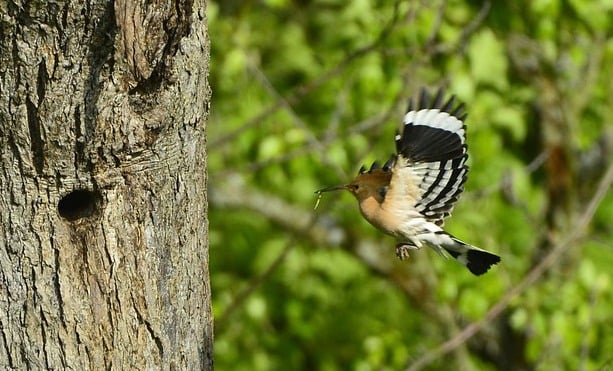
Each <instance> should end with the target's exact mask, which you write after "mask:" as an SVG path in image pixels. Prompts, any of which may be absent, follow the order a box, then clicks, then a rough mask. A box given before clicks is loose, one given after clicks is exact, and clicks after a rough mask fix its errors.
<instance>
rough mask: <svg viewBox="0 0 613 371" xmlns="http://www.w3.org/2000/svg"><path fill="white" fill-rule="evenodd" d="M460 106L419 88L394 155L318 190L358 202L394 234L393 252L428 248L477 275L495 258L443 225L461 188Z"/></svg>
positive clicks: (463, 166)
mask: <svg viewBox="0 0 613 371" xmlns="http://www.w3.org/2000/svg"><path fill="white" fill-rule="evenodd" d="M463 109H464V108H463V105H462V104H460V105H455V104H454V98H453V97H451V98H450V99H449V100H447V101H444V100H443V92H442V91H441V90H439V92H438V93H437V94H436V95H435V96H434V97H431V96H429V95H428V94H427V92H426V91H425V90H422V94H421V97H420V99H419V102H418V103H417V106H415V107H414V105H413V102H412V101H411V102H410V103H409V109H408V112H407V114H406V115H405V116H404V120H403V130H402V134H397V135H396V138H395V139H396V154H395V155H392V157H391V158H390V159H389V160H388V161H387V162H386V163H385V164H384V165H383V166H382V167H381V166H379V165H378V164H377V163H376V162H375V163H373V165H372V166H371V168H370V170H368V171H366V169H365V168H364V167H362V168H361V169H360V172H359V174H358V175H357V177H356V178H355V179H354V180H353V181H352V182H351V183H349V184H345V185H342V186H335V187H329V188H325V189H322V190H319V191H317V193H319V194H321V193H322V192H327V191H332V190H339V189H347V190H349V191H350V192H351V193H352V194H353V195H354V196H355V197H356V199H357V200H358V202H359V206H360V212H361V213H362V215H363V216H364V218H365V219H366V220H368V222H370V223H371V224H372V225H373V226H375V227H376V228H378V229H380V230H381V231H383V232H385V233H387V234H389V235H392V236H394V237H396V239H397V240H398V242H399V243H398V244H397V245H396V255H397V256H398V257H399V258H401V259H404V258H406V257H408V252H409V251H410V250H412V249H419V248H421V247H422V246H423V245H427V246H430V247H431V248H433V249H434V250H436V251H437V252H438V253H439V254H441V255H443V256H445V251H446V252H447V253H448V254H449V255H451V256H452V257H454V258H455V259H456V260H458V261H459V262H460V263H462V264H464V265H465V266H466V267H467V268H468V269H469V270H470V271H471V272H472V273H474V274H476V275H480V274H483V273H485V272H487V271H488V270H489V268H490V266H491V265H493V264H496V263H498V262H499V261H500V257H499V256H497V255H495V254H492V253H490V252H488V251H485V250H482V249H479V248H477V247H475V246H471V245H469V244H466V243H464V242H462V241H460V240H459V239H457V238H455V237H453V236H452V235H450V234H449V233H447V232H445V231H444V230H443V229H442V226H443V223H444V219H445V218H446V217H448V216H449V215H450V214H451V211H452V210H453V206H454V203H455V202H456V201H457V200H458V198H459V197H460V194H461V192H462V191H463V189H464V183H465V181H466V174H467V173H468V166H467V165H466V159H467V158H468V154H467V152H466V149H467V146H466V134H465V129H466V127H465V125H464V122H463V121H464V119H465V118H466V115H465V114H464V113H463Z"/></svg>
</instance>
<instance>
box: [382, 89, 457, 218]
mask: <svg viewBox="0 0 613 371" xmlns="http://www.w3.org/2000/svg"><path fill="white" fill-rule="evenodd" d="M465 118H466V114H465V113H464V106H463V104H456V103H455V99H454V97H453V96H452V97H451V98H449V99H448V100H444V93H443V91H442V90H439V91H438V92H437V93H436V95H434V96H430V95H429V94H428V92H427V91H426V90H425V89H424V90H422V92H421V95H420V98H419V100H418V102H417V104H414V103H413V100H412V99H411V101H410V102H409V109H408V112H407V114H406V115H405V116H404V119H403V128H402V133H401V134H397V135H396V151H397V158H396V163H395V166H394V168H393V170H392V171H393V173H394V174H393V176H392V181H391V184H390V186H391V187H394V183H400V182H407V181H408V182H411V183H413V184H414V185H415V186H416V187H412V192H413V193H416V194H413V195H411V196H412V198H413V199H415V205H414V206H415V208H416V210H417V211H418V212H420V213H421V214H422V215H424V217H425V218H426V220H428V221H431V222H433V223H435V224H437V225H439V226H442V225H443V222H444V219H445V218H446V217H447V216H449V215H450V214H451V211H452V210H453V206H454V203H455V202H456V201H457V200H458V198H459V197H460V194H461V193H462V191H463V190H464V183H465V181H466V175H467V173H468V166H467V165H466V159H467V158H468V154H467V152H466V149H467V147H466V126H465V125H464V119H465ZM396 188H397V189H398V188H403V187H396Z"/></svg>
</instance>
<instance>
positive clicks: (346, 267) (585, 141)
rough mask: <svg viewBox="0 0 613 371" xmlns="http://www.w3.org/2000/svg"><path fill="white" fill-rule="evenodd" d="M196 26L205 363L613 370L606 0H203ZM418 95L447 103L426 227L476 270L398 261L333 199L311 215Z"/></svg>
mask: <svg viewBox="0 0 613 371" xmlns="http://www.w3.org/2000/svg"><path fill="white" fill-rule="evenodd" d="M208 21H209V25H210V29H209V33H210V38H211V43H212V50H211V76H210V81H211V85H212V88H213V101H212V108H211V109H212V111H211V112H212V113H211V117H210V120H209V123H208V153H209V170H208V171H209V202H210V254H211V258H210V268H211V284H212V289H213V308H214V313H215V363H216V367H217V369H219V370H401V369H405V368H407V367H408V368H410V369H414V370H415V369H432V370H437V369H456V370H473V369H474V370H611V369H613V290H611V278H612V277H611V272H612V271H613V268H612V267H613V222H612V220H613V194H612V192H611V191H610V188H611V177H612V174H613V173H612V167H611V163H612V158H613V155H612V150H613V125H612V124H611V118H612V117H613V38H612V36H613V1H611V0H595V1H588V0H568V1H563V0H536V1H529V0H520V1H508V2H502V1H501V2H498V1H490V2H481V1H457V0H449V1H367V0H356V1H343V0H318V1H316V0H301V1H289V0H268V1H232V0H224V1H214V2H211V3H209V4H208ZM422 86H425V87H429V88H431V90H434V89H435V88H437V87H440V86H443V87H446V89H447V91H448V92H449V94H455V95H456V96H457V97H458V98H459V99H460V100H462V101H463V102H465V103H466V105H467V110H468V119H467V122H466V124H467V127H468V144H469V154H470V158H469V165H470V166H471V172H470V173H469V177H468V181H467V184H466V190H465V192H464V194H463V197H462V198H461V200H460V201H459V203H458V204H457V206H456V209H455V212H454V215H453V216H452V217H451V218H450V219H448V220H447V223H446V229H447V230H448V231H449V232H451V233H453V234H454V235H456V236H457V237H459V238H461V239H463V240H465V241H467V242H469V243H471V244H474V245H476V246H480V247H482V248H484V249H487V250H490V251H493V252H496V253H497V254H499V255H501V256H502V263H501V264H499V265H498V266H496V267H494V268H493V269H492V270H491V271H490V272H488V273H487V274H486V275H484V276H481V277H475V276H473V275H472V274H470V272H468V270H466V269H465V268H464V267H462V266H461V265H459V264H457V263H456V262H454V261H453V260H445V259H442V258H440V257H439V256H438V255H437V254H436V253H435V252H434V251H432V250H430V249H422V250H420V251H417V252H414V253H413V254H412V255H411V258H410V259H409V260H408V261H404V262H400V261H398V260H397V259H396V257H395V254H394V244H395V243H394V240H393V239H392V238H391V237H388V236H385V235H383V234H382V233H381V232H378V231H377V230H375V229H374V228H373V227H371V226H370V225H369V224H368V223H367V222H366V221H364V220H363V219H362V218H361V216H360V214H359V212H358V208H357V204H356V202H355V200H354V199H353V197H351V196H350V195H349V194H348V193H342V194H341V193H338V194H328V195H326V196H325V197H324V198H323V199H322V200H321V203H320V206H319V208H318V209H317V210H313V206H314V204H315V199H316V197H315V195H314V194H313V192H314V191H315V190H317V189H319V188H322V187H324V186H329V185H334V184H339V183H344V182H347V181H348V180H350V179H351V178H352V177H353V176H354V175H355V174H356V172H357V170H358V169H359V167H360V166H361V165H362V164H370V163H371V162H372V161H374V160H383V161H384V160H385V159H387V158H388V156H389V155H390V154H391V153H392V152H393V151H394V145H393V135H394V132H395V130H396V129H397V128H398V126H399V124H400V121H401V117H402V115H403V113H404V109H405V108H406V104H407V101H408V98H409V97H410V96H412V95H414V94H416V93H417V92H418V91H419V89H420V87H422ZM594 210H595V211H594ZM486 316H487V319H485V320H483V319H484V318H486ZM467 326H469V327H468V330H467V329H466V328H467ZM475 326H476V327H475ZM473 330H478V331H473ZM465 335H466V336H465ZM447 341H449V342H448V343H446V342H447ZM442 345H444V347H443V348H441V346H442Z"/></svg>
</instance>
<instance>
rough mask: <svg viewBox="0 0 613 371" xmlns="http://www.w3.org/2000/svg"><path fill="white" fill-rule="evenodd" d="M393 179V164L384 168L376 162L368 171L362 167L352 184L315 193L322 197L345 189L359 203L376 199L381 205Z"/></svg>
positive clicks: (388, 163) (387, 164) (388, 164)
mask: <svg viewBox="0 0 613 371" xmlns="http://www.w3.org/2000/svg"><path fill="white" fill-rule="evenodd" d="M391 177H392V172H391V163H390V162H389V161H388V162H387V163H386V164H385V165H384V166H383V167H381V166H379V164H378V163H377V162H374V163H373V164H372V166H371V167H370V170H368V171H366V169H365V168H364V167H362V168H361V169H360V172H359V173H358V175H357V176H356V177H355V178H354V179H353V180H352V181H351V182H350V183H347V184H342V185H337V186H332V187H327V188H323V189H320V190H318V191H316V192H315V193H316V194H318V195H321V194H322V193H324V192H331V191H338V190H343V189H345V190H347V191H349V192H351V194H352V195H354V196H355V198H356V199H357V200H358V201H359V202H362V201H363V200H366V199H367V198H369V197H374V198H375V199H376V200H377V201H378V202H379V203H381V202H383V200H384V199H385V194H386V193H387V188H388V186H389V183H390V179H391Z"/></svg>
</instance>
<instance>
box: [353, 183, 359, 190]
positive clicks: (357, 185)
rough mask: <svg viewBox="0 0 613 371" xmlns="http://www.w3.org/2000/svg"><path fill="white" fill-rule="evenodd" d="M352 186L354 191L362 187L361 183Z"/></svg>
mask: <svg viewBox="0 0 613 371" xmlns="http://www.w3.org/2000/svg"><path fill="white" fill-rule="evenodd" d="M352 188H353V190H354V191H357V190H358V189H360V185H359V184H354V185H352Z"/></svg>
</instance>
